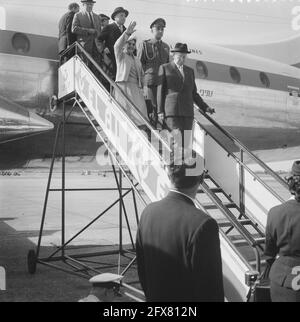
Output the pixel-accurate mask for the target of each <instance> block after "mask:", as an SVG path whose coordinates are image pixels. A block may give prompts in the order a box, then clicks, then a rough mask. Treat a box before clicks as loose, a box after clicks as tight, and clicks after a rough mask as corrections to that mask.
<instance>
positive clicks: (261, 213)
mask: <svg viewBox="0 0 300 322" xmlns="http://www.w3.org/2000/svg"><path fill="white" fill-rule="evenodd" d="M281 203H282V202H281V201H280V200H279V199H278V198H277V197H276V196H274V194H273V193H272V192H270V191H269V190H268V189H267V188H266V187H264V186H263V185H262V184H261V183H260V182H259V181H258V180H256V179H255V178H254V176H253V175H252V174H251V173H250V172H249V171H247V169H245V208H246V213H247V214H249V215H250V216H251V217H252V218H253V219H254V220H255V222H257V223H258V224H259V225H260V228H261V229H265V227H266V224H267V217H268V212H269V210H270V209H271V208H273V207H275V206H277V205H280V204H281Z"/></svg>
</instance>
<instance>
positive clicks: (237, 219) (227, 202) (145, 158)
mask: <svg viewBox="0 0 300 322" xmlns="http://www.w3.org/2000/svg"><path fill="white" fill-rule="evenodd" d="M72 51H73V53H74V55H73V57H72V58H71V59H69V60H68V61H67V62H65V63H64V64H63V65H61V67H60V69H59V100H60V101H66V100H69V99H70V98H72V99H73V100H74V106H75V105H77V106H79V107H80V109H81V110H82V112H83V113H84V114H85V116H86V118H87V119H88V120H89V122H90V124H91V126H92V127H93V128H94V130H95V131H96V133H97V135H98V136H99V137H100V138H101V140H102V141H103V143H104V144H105V146H106V148H107V149H108V151H109V153H110V155H111V157H112V159H113V160H114V161H115V162H116V163H117V165H118V166H119V167H120V169H121V170H122V172H123V173H124V175H125V176H126V177H127V179H128V181H129V183H130V184H131V185H132V187H133V188H134V189H135V190H136V191H137V193H138V194H139V197H140V199H141V200H142V201H143V203H144V205H145V206H146V205H147V204H149V202H154V201H157V200H160V199H161V198H163V197H164V196H165V195H166V193H167V191H168V187H169V179H168V176H167V172H166V164H167V163H166V161H165V160H164V157H163V154H162V152H161V151H162V150H165V151H168V149H169V146H168V144H167V143H166V142H165V140H164V139H163V138H162V137H161V136H160V133H159V132H158V131H156V130H155V129H154V128H153V127H152V125H151V124H150V123H149V122H148V121H147V120H146V119H145V118H144V117H143V116H142V115H141V114H140V113H139V111H138V109H137V108H136V107H135V106H134V104H133V103H132V102H131V101H130V100H129V99H128V98H127V97H126V95H125V93H123V92H122V90H121V89H120V88H119V87H118V86H117V85H116V84H115V83H114V82H113V81H111V80H110V79H109V78H108V77H107V76H106V75H105V73H104V72H103V71H102V69H101V68H100V67H99V66H98V65H97V63H96V62H95V61H94V60H93V58H92V57H91V56H90V55H89V54H88V53H87V52H86V51H85V50H84V49H83V48H82V47H81V46H80V45H79V44H74V45H73V46H72V47H71V48H69V50H68V52H69V53H70V52H72ZM95 71H96V72H95ZM95 75H96V76H97V77H96V76H95ZM99 75H101V79H102V80H103V79H105V81H106V86H103V85H102V83H101V82H100V81H99V80H98V79H99ZM107 85H109V90H108V86H107ZM117 92H118V95H119V96H120V95H121V97H122V101H123V103H124V105H126V106H127V107H126V109H125V108H124V106H123V105H122V104H120V100H118V101H116V99H115V96H116V93H117ZM128 109H130V113H128ZM195 109H196V108H195ZM128 114H130V116H128ZM203 120H205V122H203ZM140 123H142V124H145V125H146V127H147V129H148V132H149V133H151V136H152V138H155V140H154V141H152V144H151V143H150V142H149V141H148V138H147V137H146V136H145V133H143V132H142V131H141V130H140V128H139V126H138V124H140ZM207 123H209V126H207ZM203 124H206V125H203ZM212 128H213V129H214V130H216V131H217V132H218V134H217V135H216V134H215V131H212ZM153 142H155V143H154V144H153ZM224 142H225V143H224ZM193 147H194V149H195V150H196V151H197V152H198V153H199V154H200V155H201V156H202V158H203V160H202V162H203V164H202V169H201V171H204V172H205V175H204V181H203V183H202V185H201V187H200V189H199V191H198V194H197V198H196V199H197V203H198V207H199V208H200V209H202V210H204V211H205V212H206V213H207V214H209V215H210V216H212V217H213V218H215V219H216V220H217V222H218V224H219V228H220V240H221V251H222V261H223V274H224V286H225V295H226V299H227V300H228V301H245V300H246V297H247V294H248V292H249V285H246V283H245V275H246V273H247V272H253V274H254V275H255V271H258V272H259V273H261V272H262V270H263V266H264V263H265V261H264V258H263V250H264V242H265V234H264V230H265V226H266V219H267V213H268V211H269V210H270V208H271V207H273V206H275V205H278V204H280V203H282V202H284V201H285V200H284V199H283V198H282V197H281V196H279V195H278V194H277V193H276V192H275V191H274V190H273V189H272V188H271V187H269V186H268V185H267V183H265V182H264V181H263V180H262V179H261V178H260V177H259V176H258V175H256V173H255V172H254V171H252V170H251V166H249V164H246V163H245V162H244V157H245V156H246V155H247V158H248V159H250V160H251V161H252V162H253V163H254V164H256V165H258V166H259V167H261V169H262V170H263V171H264V172H266V173H268V174H269V175H271V176H272V177H273V178H274V180H276V181H277V182H278V183H279V184H280V185H283V186H284V188H285V189H286V188H287V186H286V184H285V182H284V181H283V180H282V179H281V178H280V177H279V176H278V175H277V174H276V173H274V172H273V171H272V170H271V169H270V168H269V167H268V166H267V165H266V164H265V163H263V162H262V161H261V160H260V159H258V158H257V157H256V156H255V155H254V154H253V153H252V152H251V151H249V149H247V147H245V146H244V145H243V144H242V143H241V142H239V141H238V140H237V139H236V138H235V137H233V136H232V135H231V134H230V133H228V132H227V131H226V130H225V129H224V128H222V127H221V126H220V125H219V124H218V123H217V122H215V121H214V120H213V119H212V118H211V117H209V116H208V115H205V114H203V113H202V112H200V111H199V110H197V109H196V110H195V124H194V143H193ZM145 165H146V166H145ZM128 173H130V175H128ZM137 187H139V188H140V189H142V190H143V193H140V190H139V189H137Z"/></svg>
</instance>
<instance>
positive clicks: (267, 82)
mask: <svg viewBox="0 0 300 322" xmlns="http://www.w3.org/2000/svg"><path fill="white" fill-rule="evenodd" d="M259 78H260V81H261V83H262V84H263V85H264V86H265V87H267V88H269V87H270V79H269V77H268V76H267V74H265V73H263V72H261V73H259Z"/></svg>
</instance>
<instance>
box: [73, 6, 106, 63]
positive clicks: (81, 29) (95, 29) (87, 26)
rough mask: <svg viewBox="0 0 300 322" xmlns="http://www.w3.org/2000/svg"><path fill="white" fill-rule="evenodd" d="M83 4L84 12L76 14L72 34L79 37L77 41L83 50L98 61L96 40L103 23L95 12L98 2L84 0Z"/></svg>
mask: <svg viewBox="0 0 300 322" xmlns="http://www.w3.org/2000/svg"><path fill="white" fill-rule="evenodd" d="M81 2H82V5H83V10H82V11H80V12H78V13H76V14H75V16H74V19H73V24H72V32H73V33H75V34H76V35H77V41H78V42H79V43H80V44H81V45H82V46H83V48H84V49H85V50H86V51H87V52H88V53H89V54H90V55H91V56H92V57H93V58H94V59H95V60H97V56H98V51H97V47H96V42H95V40H96V38H97V37H98V36H99V34H100V32H101V22H100V18H99V16H98V15H96V14H95V13H94V12H93V6H94V4H95V2H96V1H93V0H82V1H81Z"/></svg>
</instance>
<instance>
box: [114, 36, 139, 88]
mask: <svg viewBox="0 0 300 322" xmlns="http://www.w3.org/2000/svg"><path fill="white" fill-rule="evenodd" d="M128 38H129V36H128V35H127V34H126V33H125V32H124V33H123V35H122V36H121V37H120V38H119V39H118V40H117V41H116V43H115V46H114V52H115V57H116V62H117V76H116V82H127V81H128V77H129V74H130V70H131V67H132V65H133V64H135V66H136V69H137V73H138V81H139V87H141V88H142V87H143V69H142V64H141V62H140V61H139V59H138V58H136V57H135V56H134V57H133V59H132V57H130V56H129V55H127V54H126V53H125V52H124V50H123V48H124V46H125V44H126V41H127V40H128Z"/></svg>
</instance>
